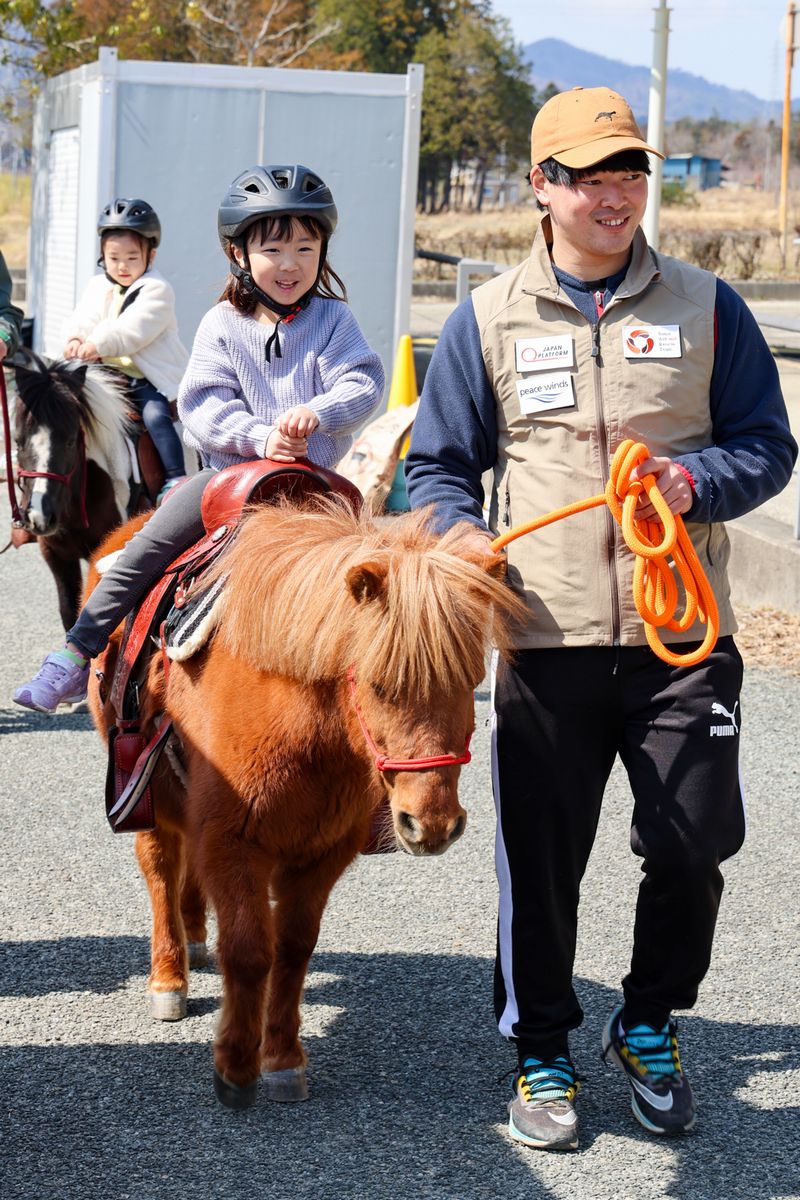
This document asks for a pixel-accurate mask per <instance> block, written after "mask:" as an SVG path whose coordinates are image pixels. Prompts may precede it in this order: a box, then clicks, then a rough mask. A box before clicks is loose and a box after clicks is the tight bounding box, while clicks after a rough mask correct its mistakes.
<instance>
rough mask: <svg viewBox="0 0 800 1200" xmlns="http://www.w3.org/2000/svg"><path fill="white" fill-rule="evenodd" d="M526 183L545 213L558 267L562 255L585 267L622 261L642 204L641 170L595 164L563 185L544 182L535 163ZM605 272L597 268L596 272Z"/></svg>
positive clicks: (644, 179) (644, 191)
mask: <svg viewBox="0 0 800 1200" xmlns="http://www.w3.org/2000/svg"><path fill="white" fill-rule="evenodd" d="M600 166H602V163H601V164H600ZM531 183H532V184H533V190H534V192H535V194H536V198H537V200H539V201H540V202H541V203H542V204H543V205H544V206H545V208H546V209H547V211H548V212H549V213H550V217H551V222H552V228H553V257H554V259H555V261H556V262H557V263H558V265H559V266H563V268H564V270H569V267H568V266H567V265H566V264H567V261H568V259H570V260H572V261H573V265H574V261H575V259H578V260H581V261H584V262H585V263H586V265H587V266H589V265H590V264H591V263H592V262H593V261H594V260H596V261H597V265H598V266H599V267H601V268H602V267H603V266H608V265H610V264H612V262H613V261H615V260H619V261H620V265H624V262H625V260H626V258H627V254H628V251H629V250H630V245H631V242H632V241H633V235H634V233H635V232H636V229H637V228H638V226H639V224H640V222H641V220H642V217H643V216H644V210H645V206H646V204H647V176H646V175H645V174H644V173H643V172H641V171H602V170H599V169H598V170H597V171H593V172H592V173H591V174H589V175H587V177H586V178H585V179H581V180H580V181H579V182H578V183H576V184H575V185H574V186H573V187H564V186H563V185H562V184H554V183H550V182H548V180H547V179H545V176H544V173H543V172H542V170H541V168H540V167H534V168H533V170H532V171H531ZM615 269H617V268H615ZM606 273H608V272H606V271H605V270H602V269H601V270H599V271H598V277H599V276H601V275H603V274H606Z"/></svg>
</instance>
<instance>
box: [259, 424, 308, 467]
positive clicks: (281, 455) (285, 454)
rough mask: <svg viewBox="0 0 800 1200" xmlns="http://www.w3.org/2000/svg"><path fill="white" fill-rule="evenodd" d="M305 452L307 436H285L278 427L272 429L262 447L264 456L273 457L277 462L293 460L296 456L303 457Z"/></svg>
mask: <svg viewBox="0 0 800 1200" xmlns="http://www.w3.org/2000/svg"><path fill="white" fill-rule="evenodd" d="M307 454H308V439H307V438H304V437H287V435H286V434H285V433H282V432H281V430H280V429H273V431H272V433H271V434H270V435H269V437H268V438H267V444H266V446H265V448H264V456H265V457H266V458H274V459H275V460H276V461H277V462H294V461H295V459H296V458H305V457H306V455H307Z"/></svg>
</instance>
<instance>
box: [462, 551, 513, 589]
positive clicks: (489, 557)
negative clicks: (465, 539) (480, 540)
mask: <svg viewBox="0 0 800 1200" xmlns="http://www.w3.org/2000/svg"><path fill="white" fill-rule="evenodd" d="M486 549H487V553H485V554H484V553H482V552H481V551H480V550H476V549H475V548H474V547H471V548H470V549H469V550H467V551H466V552H465V554H464V558H465V559H466V560H467V562H471V563H473V564H474V565H475V566H476V567H482V568H483V570H484V571H485V572H486V574H487V575H491V577H492V579H497V580H498V581H502V580H503V579H505V577H506V574H507V573H508V560H507V559H506V556H505V554H495V553H494V552H493V551H490V550H489V543H488V542H487V543H486Z"/></svg>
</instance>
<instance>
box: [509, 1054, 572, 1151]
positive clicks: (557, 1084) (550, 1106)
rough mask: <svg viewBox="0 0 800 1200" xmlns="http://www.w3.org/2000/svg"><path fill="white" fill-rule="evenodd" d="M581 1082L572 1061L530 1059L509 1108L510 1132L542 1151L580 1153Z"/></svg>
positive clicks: (527, 1059)
mask: <svg viewBox="0 0 800 1200" xmlns="http://www.w3.org/2000/svg"><path fill="white" fill-rule="evenodd" d="M579 1088H580V1083H579V1082H578V1079H577V1077H576V1075H575V1068H574V1067H573V1065H572V1063H571V1062H570V1061H569V1059H568V1058H567V1057H566V1056H565V1055H563V1054H560V1055H559V1056H558V1057H557V1058H552V1059H550V1060H549V1061H547V1062H544V1061H542V1059H540V1058H526V1059H525V1062H524V1063H523V1064H522V1071H521V1072H520V1074H519V1075H518V1076H517V1078H516V1082H515V1085H514V1099H513V1100H512V1101H511V1103H510V1104H509V1106H508V1129H509V1133H510V1134H511V1136H512V1137H513V1138H515V1139H516V1141H518V1142H524V1143H525V1145H526V1146H535V1147H536V1148H537V1149H538V1150H576V1149H577V1146H578V1114H577V1113H576V1111H575V1108H574V1105H573V1101H574V1099H575V1097H576V1095H577V1094H578V1089H579Z"/></svg>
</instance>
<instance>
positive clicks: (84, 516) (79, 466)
mask: <svg viewBox="0 0 800 1200" xmlns="http://www.w3.org/2000/svg"><path fill="white" fill-rule="evenodd" d="M77 470H80V474H81V491H80V501H81V522H82V523H83V528H84V529H88V528H89V516H88V513H87V512H86V470H87V467H86V437H85V435H84V432H83V430H82V429H79V430H78V460H77V462H76V463H75V465H74V467H73V468H72V470H71V471H70V472H69V473H68V474H67V475H59V474H58V473H57V472H56V471H17V483H19V481H20V479H55V481H56V483H63V484H64V487H69V486H70V484H71V483H72V480H73V477H74V475H75V472H76V471H77Z"/></svg>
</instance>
